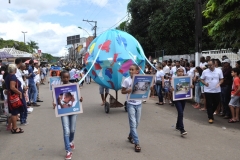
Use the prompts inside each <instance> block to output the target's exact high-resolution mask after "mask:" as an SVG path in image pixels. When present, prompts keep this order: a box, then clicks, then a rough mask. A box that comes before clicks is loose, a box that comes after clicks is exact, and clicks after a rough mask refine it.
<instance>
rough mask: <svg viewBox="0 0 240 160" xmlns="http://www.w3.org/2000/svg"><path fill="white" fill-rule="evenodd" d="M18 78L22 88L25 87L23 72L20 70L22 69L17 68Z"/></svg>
mask: <svg viewBox="0 0 240 160" xmlns="http://www.w3.org/2000/svg"><path fill="white" fill-rule="evenodd" d="M15 75H16V77H17V79H18V80H19V81H20V82H21V88H22V89H23V84H24V82H23V78H22V76H23V75H22V73H21V72H20V70H19V69H18V68H17V72H16V73H15Z"/></svg>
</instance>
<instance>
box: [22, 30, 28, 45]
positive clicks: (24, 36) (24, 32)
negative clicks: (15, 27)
mask: <svg viewBox="0 0 240 160" xmlns="http://www.w3.org/2000/svg"><path fill="white" fill-rule="evenodd" d="M22 33H23V35H24V44H26V43H25V33H27V32H23V31H22Z"/></svg>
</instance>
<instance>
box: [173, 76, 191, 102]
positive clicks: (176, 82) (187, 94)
mask: <svg viewBox="0 0 240 160" xmlns="http://www.w3.org/2000/svg"><path fill="white" fill-rule="evenodd" d="M172 83H173V84H172V86H173V88H174V91H173V101H177V100H184V99H192V92H193V91H192V88H191V86H192V78H191V77H190V76H182V77H173V80H172Z"/></svg>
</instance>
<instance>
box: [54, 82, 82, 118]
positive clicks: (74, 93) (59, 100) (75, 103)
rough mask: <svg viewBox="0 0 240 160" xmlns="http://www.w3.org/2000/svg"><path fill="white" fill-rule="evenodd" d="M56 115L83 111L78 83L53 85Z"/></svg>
mask: <svg viewBox="0 0 240 160" xmlns="http://www.w3.org/2000/svg"><path fill="white" fill-rule="evenodd" d="M52 90H53V99H54V103H55V104H56V108H55V114H56V117H61V116H66V115H73V114H80V113H83V110H82V103H81V102H80V101H79V99H80V97H81V95H80V89H79V86H78V84H64V85H58V86H52Z"/></svg>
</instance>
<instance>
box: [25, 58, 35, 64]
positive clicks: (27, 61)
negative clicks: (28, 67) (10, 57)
mask: <svg viewBox="0 0 240 160" xmlns="http://www.w3.org/2000/svg"><path fill="white" fill-rule="evenodd" d="M29 61H30V59H29V60H26V61H25V62H24V63H26V64H28V63H29ZM33 62H34V63H38V61H37V60H34V61H33Z"/></svg>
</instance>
